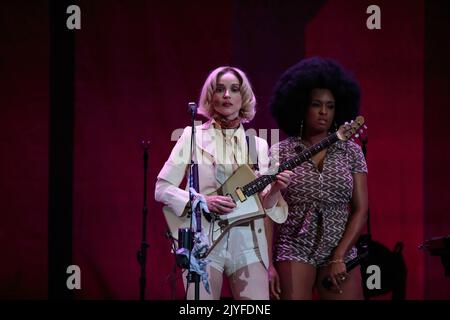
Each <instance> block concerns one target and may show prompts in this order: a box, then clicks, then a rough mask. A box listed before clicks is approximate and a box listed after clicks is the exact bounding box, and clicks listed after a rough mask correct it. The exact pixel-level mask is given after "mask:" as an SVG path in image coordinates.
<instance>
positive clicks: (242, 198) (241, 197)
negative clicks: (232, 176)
mask: <svg viewBox="0 0 450 320" xmlns="http://www.w3.org/2000/svg"><path fill="white" fill-rule="evenodd" d="M236 194H237V196H238V198H239V201H240V202H244V201H245V200H247V197H246V196H245V194H244V192H243V191H242V189H241V188H239V187H237V188H236Z"/></svg>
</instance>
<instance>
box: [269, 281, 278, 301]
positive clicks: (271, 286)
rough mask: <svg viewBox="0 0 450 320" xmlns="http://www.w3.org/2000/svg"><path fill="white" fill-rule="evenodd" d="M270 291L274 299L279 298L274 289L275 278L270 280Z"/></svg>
mask: <svg viewBox="0 0 450 320" xmlns="http://www.w3.org/2000/svg"><path fill="white" fill-rule="evenodd" d="M270 293H271V294H272V296H273V297H274V298H275V299H276V300H280V295H279V294H278V292H277V291H276V290H275V280H272V281H270Z"/></svg>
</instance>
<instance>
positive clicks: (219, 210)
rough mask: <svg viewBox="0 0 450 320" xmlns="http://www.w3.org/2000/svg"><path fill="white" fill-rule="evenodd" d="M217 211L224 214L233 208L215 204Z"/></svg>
mask: <svg viewBox="0 0 450 320" xmlns="http://www.w3.org/2000/svg"><path fill="white" fill-rule="evenodd" d="M217 211H218V212H219V213H220V214H226V213H231V212H233V209H232V208H228V207H225V206H223V205H221V204H219V205H218V206H217Z"/></svg>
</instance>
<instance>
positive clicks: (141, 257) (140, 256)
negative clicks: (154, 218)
mask: <svg viewBox="0 0 450 320" xmlns="http://www.w3.org/2000/svg"><path fill="white" fill-rule="evenodd" d="M149 144H150V141H144V140H143V141H141V147H142V149H144V206H143V208H142V241H141V247H140V249H139V250H138V252H137V260H138V262H139V265H140V266H141V276H140V278H139V286H140V294H139V297H140V300H141V301H143V300H145V285H146V282H147V279H146V277H145V265H146V261H147V248H148V243H147V232H146V230H147V229H146V226H147V212H148V206H147V171H148V148H149Z"/></svg>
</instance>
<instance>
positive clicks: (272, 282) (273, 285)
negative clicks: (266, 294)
mask: <svg viewBox="0 0 450 320" xmlns="http://www.w3.org/2000/svg"><path fill="white" fill-rule="evenodd" d="M268 272H269V289H270V295H271V296H272V297H274V298H275V299H276V300H280V294H281V287H280V277H279V276H278V272H277V269H275V267H274V266H273V265H272V264H271V265H270V266H269V270H268Z"/></svg>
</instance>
